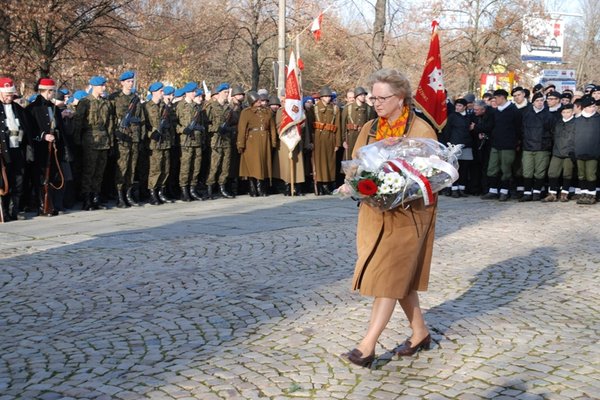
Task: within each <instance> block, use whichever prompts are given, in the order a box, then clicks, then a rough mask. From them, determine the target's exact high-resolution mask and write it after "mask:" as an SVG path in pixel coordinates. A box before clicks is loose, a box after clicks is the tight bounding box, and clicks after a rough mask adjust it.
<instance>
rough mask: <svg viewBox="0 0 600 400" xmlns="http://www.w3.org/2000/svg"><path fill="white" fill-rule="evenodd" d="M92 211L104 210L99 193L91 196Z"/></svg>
mask: <svg viewBox="0 0 600 400" xmlns="http://www.w3.org/2000/svg"><path fill="white" fill-rule="evenodd" d="M92 209H94V210H106V206H105V205H104V204H102V202H101V201H100V193H93V194H92Z"/></svg>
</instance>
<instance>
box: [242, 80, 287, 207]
mask: <svg viewBox="0 0 600 400" xmlns="http://www.w3.org/2000/svg"><path fill="white" fill-rule="evenodd" d="M246 96H247V98H248V103H250V105H251V107H248V108H246V109H244V110H243V111H242V113H241V115H240V121H239V123H238V137H237V148H238V151H239V153H240V154H241V157H240V176H245V177H248V178H249V179H250V196H256V195H257V194H258V195H260V196H266V195H267V188H266V185H265V182H264V180H265V179H267V178H269V179H271V178H272V176H273V174H272V170H271V165H272V160H271V151H272V149H273V148H275V145H276V144H277V129H276V127H275V121H274V120H273V116H272V112H271V110H270V109H269V108H267V107H263V106H262V105H261V104H260V103H261V101H260V100H261V99H260V98H259V96H258V93H256V92H254V91H251V92H248V93H247V94H246Z"/></svg>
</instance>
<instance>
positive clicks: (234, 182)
mask: <svg viewBox="0 0 600 400" xmlns="http://www.w3.org/2000/svg"><path fill="white" fill-rule="evenodd" d="M238 189H239V183H238V178H233V179H232V180H231V194H232V195H233V197H235V196H237V195H238V193H239V192H238Z"/></svg>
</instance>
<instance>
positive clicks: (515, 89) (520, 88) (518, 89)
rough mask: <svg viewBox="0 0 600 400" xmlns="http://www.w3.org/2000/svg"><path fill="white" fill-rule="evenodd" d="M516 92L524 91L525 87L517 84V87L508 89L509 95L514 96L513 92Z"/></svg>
mask: <svg viewBox="0 0 600 400" xmlns="http://www.w3.org/2000/svg"><path fill="white" fill-rule="evenodd" d="M517 92H523V93H525V89H523V86H517V87H515V88H513V90H511V91H510V95H511V96H514V95H515V93H517Z"/></svg>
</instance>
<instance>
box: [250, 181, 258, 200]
mask: <svg viewBox="0 0 600 400" xmlns="http://www.w3.org/2000/svg"><path fill="white" fill-rule="evenodd" d="M248 188H249V191H248V194H249V195H250V197H256V196H258V193H257V192H256V182H255V181H254V178H249V179H248Z"/></svg>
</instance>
